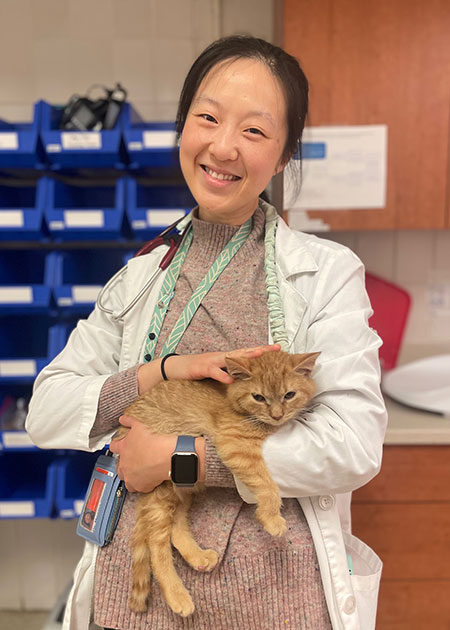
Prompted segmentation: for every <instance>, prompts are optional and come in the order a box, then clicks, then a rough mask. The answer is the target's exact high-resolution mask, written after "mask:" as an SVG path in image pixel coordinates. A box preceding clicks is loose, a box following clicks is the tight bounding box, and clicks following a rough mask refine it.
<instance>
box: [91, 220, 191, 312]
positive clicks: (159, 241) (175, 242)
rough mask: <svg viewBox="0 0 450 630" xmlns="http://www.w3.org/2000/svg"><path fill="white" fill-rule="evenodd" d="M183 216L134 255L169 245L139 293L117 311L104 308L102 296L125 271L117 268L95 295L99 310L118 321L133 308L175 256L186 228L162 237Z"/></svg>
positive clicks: (172, 228) (174, 226)
mask: <svg viewBox="0 0 450 630" xmlns="http://www.w3.org/2000/svg"><path fill="white" fill-rule="evenodd" d="M184 218H185V217H182V218H181V219H178V221H175V223H172V225H169V227H167V228H166V229H165V230H163V231H162V232H161V233H160V234H158V236H156V237H155V238H154V239H152V240H151V241H149V242H148V243H146V244H145V245H144V246H143V247H142V248H141V249H140V250H139V251H138V252H137V253H136V254H135V257H137V256H142V255H143V254H148V253H149V252H151V251H153V250H154V249H155V248H156V247H159V246H160V245H164V244H167V245H169V249H168V250H167V252H166V253H165V254H164V256H163V258H162V260H161V262H160V263H159V265H158V268H157V269H155V271H154V272H153V273H152V275H151V276H150V278H149V279H148V280H147V282H146V283H145V284H144V286H143V287H142V289H141V290H140V291H139V293H137V294H136V295H135V296H134V298H133V299H132V300H131V302H129V303H128V304H127V305H126V306H125V308H123V309H122V310H121V311H120V312H119V313H114V311H113V310H112V309H110V308H106V306H104V304H103V298H104V296H105V294H106V293H107V292H108V291H109V290H110V289H111V288H112V287H113V286H114V284H115V283H116V282H117V280H119V279H120V277H121V276H122V275H123V274H124V273H125V271H126V267H122V268H121V269H119V271H117V272H116V273H115V274H114V275H113V276H112V278H110V279H109V280H108V282H107V283H106V284H105V286H104V287H103V288H102V289H101V290H100V293H99V294H98V296H97V308H98V309H99V310H100V311H102V312H103V313H106V314H107V315H111V319H113V320H114V321H119V320H120V319H123V318H124V317H125V315H126V314H127V313H129V312H130V311H131V309H132V308H134V307H135V306H136V304H137V303H138V302H139V300H140V299H141V298H142V297H143V295H144V294H145V293H146V292H147V291H148V290H149V289H150V287H151V286H152V285H153V284H154V283H155V282H156V280H157V278H158V277H159V276H160V275H161V273H162V272H163V271H165V270H166V269H167V267H168V266H169V265H170V263H171V262H172V259H173V257H174V256H175V254H176V252H177V250H178V248H179V246H180V244H181V241H182V240H183V238H184V235H185V234H186V230H184V231H183V232H182V233H178V237H177V238H175V236H172V237H169V238H168V239H165V238H164V237H167V235H168V234H169V233H170V232H171V231H172V230H174V229H175V228H176V226H177V225H178V223H180V221H182V220H183V219H184Z"/></svg>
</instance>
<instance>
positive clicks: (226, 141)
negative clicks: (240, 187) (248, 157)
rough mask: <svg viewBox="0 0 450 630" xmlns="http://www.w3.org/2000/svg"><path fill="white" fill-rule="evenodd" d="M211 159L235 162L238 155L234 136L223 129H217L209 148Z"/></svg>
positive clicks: (229, 131) (231, 132)
mask: <svg viewBox="0 0 450 630" xmlns="http://www.w3.org/2000/svg"><path fill="white" fill-rule="evenodd" d="M209 150H210V153H211V155H212V156H213V157H215V158H216V159H217V160H220V161H221V162H226V161H227V160H236V159H237V157H238V154H239V151H238V147H237V139H236V135H235V133H234V132H233V131H231V130H227V129H225V128H223V127H222V128H219V129H217V131H216V133H215V134H214V137H213V139H212V142H211V144H210V147H209Z"/></svg>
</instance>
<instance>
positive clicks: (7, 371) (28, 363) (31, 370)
mask: <svg viewBox="0 0 450 630" xmlns="http://www.w3.org/2000/svg"><path fill="white" fill-rule="evenodd" d="M36 371H37V370H36V361H33V360H32V359H23V360H14V359H10V360H8V359H6V360H3V361H0V376H36Z"/></svg>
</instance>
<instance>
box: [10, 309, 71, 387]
mask: <svg viewBox="0 0 450 630" xmlns="http://www.w3.org/2000/svg"><path fill="white" fill-rule="evenodd" d="M67 336H68V326H66V325H63V324H55V325H53V326H50V325H49V318H48V317H44V316H43V315H36V316H35V317H33V318H31V317H30V316H29V315H18V316H5V317H1V318H0V384H8V383H10V384H14V383H30V384H31V383H32V382H33V381H34V379H35V377H36V376H37V374H38V373H39V372H40V371H41V370H42V368H43V367H44V366H45V365H47V364H48V363H49V362H50V361H51V360H52V359H53V358H54V357H55V356H56V355H57V354H58V353H59V352H60V351H61V350H62V349H63V347H64V345H65V343H66V341H67Z"/></svg>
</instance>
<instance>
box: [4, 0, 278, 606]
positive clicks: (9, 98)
mask: <svg viewBox="0 0 450 630" xmlns="http://www.w3.org/2000/svg"><path fill="white" fill-rule="evenodd" d="M272 2H273V0H245V1H242V0H0V117H2V118H6V119H9V120H11V121H14V122H17V121H27V120H30V119H31V111H32V109H31V104H32V103H33V102H34V101H36V100H38V99H40V98H44V99H47V100H49V101H50V102H52V103H65V102H66V101H67V100H68V99H69V98H70V96H71V95H72V94H73V93H75V92H76V93H79V94H84V93H85V91H86V90H87V89H88V87H89V86H90V85H91V84H93V83H101V84H106V85H107V86H112V85H113V84H114V82H116V81H120V82H121V83H122V84H123V85H124V86H125V87H126V88H127V90H128V93H129V99H130V100H131V101H132V102H133V103H134V104H135V105H136V107H137V108H138V110H139V111H140V113H141V114H142V115H143V116H144V117H145V118H146V119H148V120H151V119H153V120H173V119H174V116H175V112H176V105H177V99H178V94H179V91H180V89H181V86H182V82H183V80H184V76H185V74H186V71H187V70H188V68H189V66H190V65H191V63H192V61H193V60H194V59H195V57H196V56H197V55H198V54H199V53H200V52H201V51H202V50H203V48H204V47H205V46H206V45H207V44H209V43H210V42H211V41H213V40H214V39H216V38H217V37H220V36H222V35H228V34H231V33H235V32H240V33H243V32H245V33H250V34H252V35H256V36H260V37H264V38H266V39H269V40H270V39H272ZM30 474H32V471H30ZM82 546H83V544H82V540H81V539H80V538H78V537H77V536H76V535H75V522H74V521H61V520H56V521H50V520H45V519H39V520H33V521H14V520H12V521H6V520H0V558H1V561H0V609H25V610H33V609H38V610H46V609H50V608H52V606H53V604H54V603H55V601H56V598H57V597H58V595H59V594H60V593H61V592H62V591H63V590H64V588H65V586H66V584H67V583H68V581H69V579H70V576H71V574H72V571H73V568H74V566H75V563H76V561H77V559H78V558H79V557H80V555H81V550H82Z"/></svg>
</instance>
